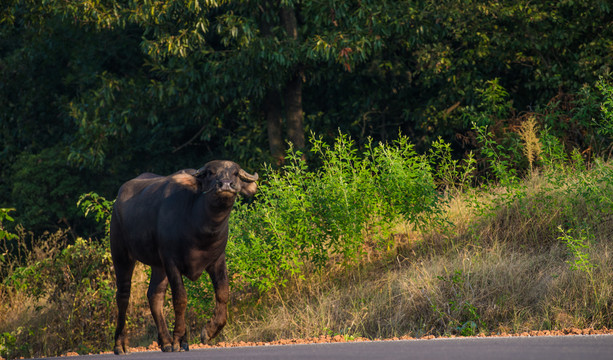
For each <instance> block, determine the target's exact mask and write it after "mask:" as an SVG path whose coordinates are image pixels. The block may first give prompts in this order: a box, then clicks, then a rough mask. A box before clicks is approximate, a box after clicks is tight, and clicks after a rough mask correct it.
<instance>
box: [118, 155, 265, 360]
mask: <svg viewBox="0 0 613 360" xmlns="http://www.w3.org/2000/svg"><path fill="white" fill-rule="evenodd" d="M257 179H258V177H257V174H255V175H250V174H248V173H246V172H245V171H244V170H242V169H241V168H240V166H239V165H237V164H236V163H233V162H231V161H211V162H209V163H207V164H206V165H205V166H203V167H202V168H201V169H199V170H194V169H186V170H181V171H179V172H177V173H174V174H172V175H169V176H159V175H155V174H151V173H146V174H142V175H140V176H138V177H136V178H134V179H132V180H130V181H128V182H126V183H125V184H123V185H122V186H121V188H120V189H119V194H118V195H117V200H116V201H115V205H114V208H113V214H112V217H111V254H112V256H113V266H114V268H115V276H116V278H117V307H118V310H119V313H118V317H117V329H116V330H115V347H114V352H115V354H123V353H126V352H127V351H128V347H127V341H126V334H125V322H126V310H127V307H128V302H129V299H130V287H131V281H132V273H133V271H134V265H135V263H136V261H140V262H142V263H144V264H146V265H149V266H151V281H150V283H149V290H148V291H147V297H148V299H149V307H150V308H151V314H152V315H153V319H154V321H155V325H156V326H157V329H158V344H159V345H160V347H161V349H162V351H180V350H188V349H189V347H188V339H187V329H186V326H185V308H186V305H187V293H186V291H185V287H184V285H183V277H182V276H185V277H187V278H188V279H190V280H192V281H193V280H196V279H198V278H199V277H200V275H201V274H202V273H203V272H204V271H206V272H207V273H208V274H209V276H210V277H211V281H212V282H213V287H214V289H215V300H216V303H215V310H214V314H213V316H212V318H211V320H210V321H209V322H208V323H207V324H206V326H205V327H204V329H203V330H202V334H201V336H202V341H203V342H206V341H207V340H209V339H211V338H213V337H215V336H216V335H217V334H218V333H219V331H220V330H221V329H222V328H223V327H224V325H225V324H226V317H227V303H228V295H229V294H228V291H229V290H228V275H227V271H226V260H225V249H226V243H227V241H228V218H229V216H230V211H231V210H232V205H233V204H234V200H235V199H236V196H237V194H239V193H240V194H242V195H245V196H252V195H253V194H255V192H256V190H257V184H256V181H257ZM169 284H170V288H171V291H172V301H173V307H174V311H175V328H174V332H173V336H171V335H170V333H169V332H168V329H167V327H166V320H165V319H164V316H163V314H162V305H163V302H164V294H165V292H166V288H167V287H168V285H169Z"/></svg>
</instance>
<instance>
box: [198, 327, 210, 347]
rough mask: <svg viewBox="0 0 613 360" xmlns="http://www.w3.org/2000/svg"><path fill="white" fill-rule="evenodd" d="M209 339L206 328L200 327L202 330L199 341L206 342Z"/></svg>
mask: <svg viewBox="0 0 613 360" xmlns="http://www.w3.org/2000/svg"><path fill="white" fill-rule="evenodd" d="M209 340H211V338H210V337H209V334H208V333H207V331H206V328H204V329H202V332H201V333H200V342H201V343H203V344H206V343H207V342H209Z"/></svg>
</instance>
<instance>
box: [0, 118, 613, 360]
mask: <svg viewBox="0 0 613 360" xmlns="http://www.w3.org/2000/svg"><path fill="white" fill-rule="evenodd" d="M526 129H528V128H526ZM476 131H477V133H478V136H479V139H480V141H481V144H482V148H481V153H480V156H479V158H480V159H481V160H482V161H483V162H482V163H480V164H477V163H476V161H473V160H472V159H473V157H468V158H467V159H464V160H462V161H455V160H453V159H452V158H451V156H450V153H449V151H448V148H447V147H446V144H444V143H442V142H439V143H438V145H436V146H435V147H434V150H433V151H432V152H430V153H429V154H428V155H427V156H421V155H418V154H416V153H415V152H413V150H412V148H411V147H410V146H409V144H408V143H407V142H406V139H404V140H403V139H401V140H399V141H398V142H396V143H395V144H391V145H372V146H370V147H369V148H368V149H367V152H366V154H365V155H361V154H358V152H357V150H355V149H354V146H353V144H351V142H350V141H349V140H348V139H347V138H344V137H341V138H339V139H338V140H337V143H336V144H335V145H334V146H333V147H328V146H327V145H325V144H323V143H321V142H318V141H317V140H315V141H314V143H313V149H314V150H313V157H312V159H311V161H312V162H314V163H319V164H320V166H319V167H318V170H315V171H313V170H309V169H307V168H306V165H305V163H304V162H303V161H301V160H300V156H296V157H294V158H290V159H289V160H288V165H287V166H286V168H285V169H284V170H283V171H273V170H269V171H268V172H267V173H266V174H265V175H264V176H263V177H262V179H263V180H262V181H261V182H260V195H258V198H256V200H255V201H254V202H253V203H252V204H249V205H242V206H239V207H238V208H237V209H236V210H235V214H234V217H233V223H232V238H231V242H230V244H229V248H228V259H229V268H230V272H231V277H232V284H231V293H232V298H231V304H230V309H229V313H230V314H229V315H230V317H229V323H228V325H227V326H226V328H225V329H224V331H223V332H222V334H221V335H220V337H219V338H218V339H216V341H232V342H236V341H271V340H277V339H282V338H303V337H314V336H320V335H342V336H343V337H345V338H348V339H350V338H353V337H367V338H390V337H395V336H403V335H410V336H413V337H423V336H427V335H436V336H449V335H464V336H468V335H477V334H491V333H518V332H523V331H528V330H556V329H564V328H569V327H579V328H595V329H600V328H603V327H609V328H610V327H613V309H612V306H613V271H612V270H613V254H612V250H613V249H612V246H613V166H612V165H611V163H610V162H604V161H600V160H595V161H592V162H590V163H586V162H584V161H583V160H582V158H581V156H580V155H579V154H577V153H574V156H566V155H564V153H563V151H562V150H561V148H560V146H559V143H556V142H555V141H552V138H551V137H549V138H546V134H544V135H543V136H542V137H541V139H538V138H536V141H537V142H534V139H533V142H532V143H531V144H532V145H529V144H530V140H529V136H528V135H527V134H523V135H521V138H522V139H523V140H522V142H520V144H522V146H523V147H524V148H523V149H522V151H524V152H525V154H526V156H527V158H525V159H524V161H526V159H530V161H529V166H527V165H526V166H524V170H523V171H522V170H521V168H520V167H518V166H515V164H514V163H513V162H512V161H511V160H512V158H511V157H510V156H509V155H508V153H507V154H505V153H504V151H502V150H501V149H500V148H498V147H496V146H493V142H491V137H490V134H488V133H487V132H486V131H485V129H476ZM530 131H531V132H532V135H534V136H536V132H535V131H534V128H533V125H532V130H530ZM545 138H546V140H547V141H545V140H544V139H545ZM530 146H532V150H531V151H532V152H531V151H530V150H528V148H529V147H530ZM519 153H521V151H520V152H519ZM484 168H488V169H489V170H490V171H489V173H490V174H493V175H492V177H491V178H489V180H488V181H483V179H480V178H478V177H477V176H475V174H478V173H480V172H479V171H478V170H481V171H482V170H483V169H484ZM529 169H532V170H529ZM481 173H483V172H481ZM83 206H84V207H85V208H89V209H90V210H91V211H99V213H98V214H99V215H100V220H101V221H104V220H106V219H108V217H107V216H108V208H109V207H108V206H109V203H108V202H106V203H105V202H104V201H103V200H102V199H100V198H97V197H95V196H93V197H92V196H90V197H88V198H85V200H84V201H83ZM2 215H3V218H4V220H5V221H7V220H8V219H7V218H6V215H7V213H6V212H3V213H2ZM1 235H2V238H3V244H4V249H3V250H2V251H3V254H2V256H3V257H2V258H1V260H2V277H3V280H2V283H1V284H0V314H3V315H2V317H1V318H0V355H2V356H4V357H9V358H13V357H18V356H42V355H58V354H61V353H64V352H66V351H69V350H71V351H77V352H90V351H100V350H108V349H110V347H111V338H112V332H113V328H114V313H115V308H114V285H113V275H112V270H111V263H110V257H109V254H108V249H107V247H106V241H107V240H102V241H100V242H97V241H92V240H87V241H86V240H82V239H78V240H77V241H76V242H75V243H74V244H72V245H70V246H66V244H67V243H68V240H67V239H68V236H67V235H66V234H65V233H61V232H60V233H57V234H49V235H46V236H45V237H44V239H42V241H40V240H39V241H34V243H35V244H36V246H35V247H34V249H33V250H27V249H26V248H27V247H26V246H25V244H27V243H30V242H32V239H31V238H30V237H29V235H28V234H27V233H26V232H24V231H22V232H18V233H17V235H16V236H12V235H11V234H9V233H6V232H5V233H2V234H1ZM10 246H17V248H13V249H12V250H11V249H9V248H8V247H10ZM17 249H20V250H19V251H17ZM9 254H18V255H17V256H15V255H13V256H9ZM146 282H147V275H146V270H145V269H144V267H142V266H141V267H138V268H137V271H136V275H135V279H134V281H133V291H132V294H133V295H132V306H131V308H130V313H129V328H130V332H131V334H132V335H131V340H132V341H131V342H132V344H133V345H139V344H140V345H146V344H149V343H151V341H153V340H154V339H155V338H156V336H155V328H154V326H153V322H152V320H151V316H150V315H149V311H148V307H147V303H146V297H145V292H146V286H147V285H146ZM188 283H189V282H188ZM207 283H208V279H205V278H203V279H202V281H200V282H198V283H195V284H188V285H189V286H188V291H189V296H190V312H189V317H190V323H191V325H192V334H199V330H200V327H201V326H202V325H203V324H204V319H205V318H206V317H207V316H208V314H209V313H210V308H211V290H210V286H208V284H207ZM166 312H167V314H169V316H168V317H169V318H170V319H169V320H170V321H172V314H171V307H170V302H168V304H167V311H166ZM193 337H194V339H193V340H194V341H195V340H197V339H196V338H197V337H196V336H193Z"/></svg>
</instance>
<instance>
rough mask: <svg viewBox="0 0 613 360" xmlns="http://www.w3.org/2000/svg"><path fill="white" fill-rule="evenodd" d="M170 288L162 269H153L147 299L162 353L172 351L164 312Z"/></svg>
mask: <svg viewBox="0 0 613 360" xmlns="http://www.w3.org/2000/svg"><path fill="white" fill-rule="evenodd" d="M167 288H168V278H167V277H166V273H165V272H164V270H163V269H162V268H158V267H153V266H152V267H151V281H150V282H149V289H148V290H147V299H149V309H150V310H151V315H152V316H153V321H154V322H155V327H156V328H157V331H158V344H159V345H160V349H162V351H164V352H167V351H172V339H171V338H170V334H169V333H168V328H167V327H166V319H164V314H163V312H162V307H163V306H164V295H165V294H166V289H167Z"/></svg>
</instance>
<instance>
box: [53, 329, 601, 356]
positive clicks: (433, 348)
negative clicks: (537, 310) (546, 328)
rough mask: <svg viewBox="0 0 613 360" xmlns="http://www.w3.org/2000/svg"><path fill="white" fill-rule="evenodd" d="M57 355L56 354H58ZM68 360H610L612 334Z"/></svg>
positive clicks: (263, 348) (260, 348)
mask: <svg viewBox="0 0 613 360" xmlns="http://www.w3.org/2000/svg"><path fill="white" fill-rule="evenodd" d="M57 359H60V358H57ZM61 359H67V360H98V359H100V360H103V359H107V360H108V359H115V360H119V359H125V360H141V359H142V360H145V359H146V360H157V359H164V360H168V359H181V360H184V359H206V360H210V359H211V360H213V359H214V360H222V359H224V360H230V359H262V360H265V359H266V360H268V359H305V360H306V359H309V360H311V359H348V360H358V359H411V360H438V359H453V360H463V359H466V360H475V359H500V360H505V359H513V360H518V359H519V360H529V359H538V360H554V359H555V360H565V359H568V360H582V359H586V360H600V359H602V360H605V359H606V360H611V359H613V335H577V336H559V337H556V336H537V337H505V338H454V339H447V338H441V339H432V340H397V341H372V342H350V343H330V344H301V345H272V346H246V347H234V348H209V349H196V350H191V351H188V352H181V353H162V352H140V353H131V354H129V355H127V356H122V357H119V356H115V355H112V354H108V355H87V356H79V357H69V358H61Z"/></svg>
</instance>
